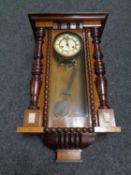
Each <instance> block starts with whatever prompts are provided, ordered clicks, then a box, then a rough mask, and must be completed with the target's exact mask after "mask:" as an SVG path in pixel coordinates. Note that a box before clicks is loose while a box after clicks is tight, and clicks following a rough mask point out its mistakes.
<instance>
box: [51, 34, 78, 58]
mask: <svg viewBox="0 0 131 175" xmlns="http://www.w3.org/2000/svg"><path fill="white" fill-rule="evenodd" d="M54 49H55V51H56V52H57V53H58V54H60V55H61V56H64V57H66V58H68V57H72V56H75V55H76V54H78V53H79V51H80V50H81V41H80V39H79V37H78V36H77V35H75V34H72V33H62V34H60V35H59V36H57V37H56V39H55V42H54Z"/></svg>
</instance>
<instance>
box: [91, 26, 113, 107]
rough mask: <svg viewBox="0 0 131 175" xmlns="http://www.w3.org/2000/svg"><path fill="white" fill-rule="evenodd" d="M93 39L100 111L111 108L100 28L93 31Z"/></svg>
mask: <svg viewBox="0 0 131 175" xmlns="http://www.w3.org/2000/svg"><path fill="white" fill-rule="evenodd" d="M92 38H93V44H94V59H95V63H94V68H95V74H96V82H95V83H96V89H97V92H98V96H99V100H100V106H99V109H107V108H110V107H109V106H108V102H107V80H106V78H105V65H104V62H103V54H102V52H101V48H100V32H99V28H93V29H92Z"/></svg>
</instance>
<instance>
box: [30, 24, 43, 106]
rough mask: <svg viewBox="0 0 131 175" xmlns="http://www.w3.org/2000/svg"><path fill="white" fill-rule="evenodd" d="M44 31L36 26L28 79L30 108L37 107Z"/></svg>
mask: <svg viewBox="0 0 131 175" xmlns="http://www.w3.org/2000/svg"><path fill="white" fill-rule="evenodd" d="M44 35H45V31H44V28H42V27H39V28H36V33H35V37H36V38H35V39H36V45H35V54H34V62H33V65H32V79H31V81H30V96H31V101H30V106H29V108H30V109H38V96H39V92H40V87H41V72H42V60H41V59H42V57H43V55H42V44H43V39H44Z"/></svg>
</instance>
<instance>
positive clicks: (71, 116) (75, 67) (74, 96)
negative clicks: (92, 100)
mask: <svg viewBox="0 0 131 175" xmlns="http://www.w3.org/2000/svg"><path fill="white" fill-rule="evenodd" d="M76 37H77V35H76ZM78 38H79V37H78ZM79 41H80V44H81V50H80V52H79V54H77V55H76V56H74V57H72V58H64V57H62V56H60V55H57V54H56V53H55V51H54V50H53V52H52V57H51V61H50V62H51V65H50V88H49V113H48V114H49V124H48V126H49V127H87V126H88V118H89V117H88V108H87V101H88V100H87V93H86V77H85V65H84V52H83V47H82V46H83V43H82V40H81V39H79ZM60 42H61V40H60ZM54 43H55V42H54ZM56 43H57V44H58V42H56ZM62 43H63V45H64V41H63V40H62ZM70 43H71V41H70ZM72 43H73V41H72ZM70 45H71V44H70ZM65 47H66V46H65ZM68 47H69V46H68ZM72 47H73V44H72ZM67 49H68V48H67ZM64 54H65V53H64ZM60 57H61V58H60ZM62 60H63V61H62Z"/></svg>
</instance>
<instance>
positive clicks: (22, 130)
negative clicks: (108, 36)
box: [16, 126, 44, 134]
mask: <svg viewBox="0 0 131 175" xmlns="http://www.w3.org/2000/svg"><path fill="white" fill-rule="evenodd" d="M43 131H44V128H43V127H34V126H33V127H30V126H28V127H27V126H23V127H17V129H16V132H17V133H32V134H33V133H43Z"/></svg>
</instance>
